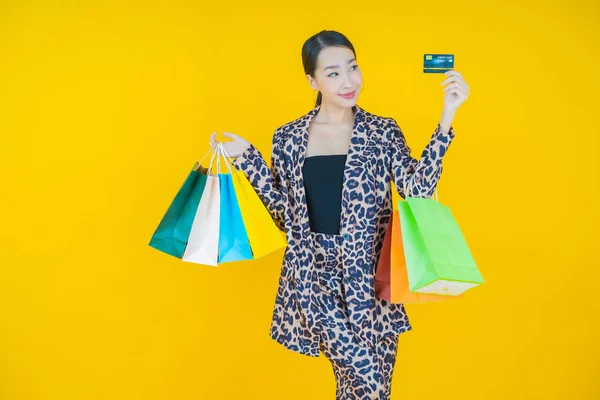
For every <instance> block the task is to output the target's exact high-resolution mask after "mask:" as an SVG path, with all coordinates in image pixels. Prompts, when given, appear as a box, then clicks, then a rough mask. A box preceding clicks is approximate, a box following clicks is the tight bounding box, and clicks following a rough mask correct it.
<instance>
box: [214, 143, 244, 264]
mask: <svg viewBox="0 0 600 400" xmlns="http://www.w3.org/2000/svg"><path fill="white" fill-rule="evenodd" d="M223 150H224V149H223V144H222V143H221V142H219V143H218V144H217V157H218V160H219V161H218V162H217V171H220V160H221V157H224V151H223ZM225 164H226V166H227V169H228V173H224V174H221V173H219V174H218V176H219V187H220V198H221V201H220V204H221V209H220V217H219V258H218V261H219V263H224V262H231V261H243V260H252V258H253V257H252V250H251V248H250V242H249V241H248V234H247V233H246V227H245V226H244V221H243V219H242V213H241V211H240V206H239V204H238V199H237V197H236V193H235V189H234V187H233V182H232V173H231V166H230V165H229V163H228V162H227V160H225Z"/></svg>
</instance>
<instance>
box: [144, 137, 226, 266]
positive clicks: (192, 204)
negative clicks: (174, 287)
mask: <svg viewBox="0 0 600 400" xmlns="http://www.w3.org/2000/svg"><path fill="white" fill-rule="evenodd" d="M211 152H212V153H213V155H214V154H215V151H214V148H212V149H210V150H209V151H208V152H207V153H206V154H205V155H204V157H202V160H200V162H198V161H197V162H195V163H194V166H193V167H192V170H191V171H190V173H189V175H188V177H187V179H186V180H185V182H184V183H183V185H182V186H181V187H180V188H179V191H178V192H177V194H176V195H175V198H174V199H173V201H172V202H171V204H170V206H169V208H168V209H167V212H166V213H165V214H164V216H163V218H162V220H161V221H160V223H159V224H158V227H157V228H156V230H155V231H154V234H153V235H152V238H151V239H150V243H149V245H150V246H151V247H153V248H155V249H157V250H160V251H162V252H164V253H167V254H169V255H172V256H174V257H177V258H182V257H183V253H184V251H185V247H186V244H187V241H188V237H189V235H190V231H191V230H192V223H193V222H194V217H195V216H196V211H197V209H198V204H199V203H200V199H201V197H202V193H203V192H204V188H205V186H206V179H207V178H206V168H204V167H202V162H203V161H204V159H205V158H206V156H207V155H208V154H210V153H211ZM211 162H212V159H211Z"/></svg>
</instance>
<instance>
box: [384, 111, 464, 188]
mask: <svg viewBox="0 0 600 400" xmlns="http://www.w3.org/2000/svg"><path fill="white" fill-rule="evenodd" d="M388 129H390V131H391V140H390V145H391V146H392V149H391V150H392V152H391V154H392V177H393V181H394V184H395V185H396V191H397V192H398V194H399V195H400V196H401V197H402V198H403V199H404V198H406V196H405V193H404V187H405V185H406V183H407V182H408V181H409V180H410V184H411V186H410V188H409V190H410V195H411V197H431V196H432V195H433V193H434V192H435V188H436V186H437V182H438V180H439V178H440V175H441V174H442V169H443V166H442V158H443V157H444V155H445V154H446V151H447V150H448V147H449V146H450V143H451V142H452V139H453V138H454V129H453V128H452V127H450V128H449V130H448V132H444V131H443V130H442V129H441V128H440V124H438V126H437V127H436V129H435V131H434V132H433V135H432V137H431V140H430V142H429V143H428V144H427V146H426V147H425V149H424V150H423V153H422V154H421V159H420V160H419V161H417V160H416V159H415V158H413V157H412V156H411V155H410V153H411V149H410V147H408V146H407V144H406V139H405V137H404V134H403V133H402V130H401V129H400V127H399V126H398V124H397V123H396V120H395V119H394V118H390V119H389V126H388Z"/></svg>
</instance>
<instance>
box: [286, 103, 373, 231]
mask: <svg viewBox="0 0 600 400" xmlns="http://www.w3.org/2000/svg"><path fill="white" fill-rule="evenodd" d="M320 107H321V106H320V105H318V106H315V107H314V108H313V109H312V110H311V111H309V112H308V113H307V114H305V115H304V116H303V117H301V118H300V120H298V121H297V123H296V129H293V131H292V135H291V138H290V139H289V140H292V143H293V145H291V146H290V145H289V143H288V145H286V146H285V147H286V149H290V151H291V153H292V154H287V157H288V162H287V165H288V168H290V173H291V176H292V177H294V179H293V188H294V190H295V191H297V195H296V196H295V198H298V199H306V190H305V187H304V178H303V176H302V167H303V165H304V160H305V159H306V150H307V145H308V129H309V127H310V122H311V120H312V118H313V117H314V116H315V114H316V113H317V112H318V111H319V109H320ZM352 110H353V112H354V115H355V117H354V126H353V128H352V134H351V139H350V145H349V146H348V156H347V158H346V164H345V166H344V177H343V186H342V198H341V199H340V201H341V202H342V203H341V206H342V211H341V215H340V230H342V229H343V228H344V221H345V216H346V215H347V214H348V211H349V208H350V205H351V200H352V199H350V197H349V193H350V189H351V188H353V187H354V186H350V185H354V183H353V179H352V178H353V177H354V176H356V170H357V168H359V169H360V168H365V165H366V163H365V161H367V162H368V161H369V160H368V159H366V158H365V157H364V156H363V150H364V148H365V147H366V144H367V139H368V126H367V124H366V123H365V111H364V110H363V109H362V108H361V107H359V106H358V105H354V106H353V107H352ZM289 160H291V161H292V162H289ZM354 182H355V180H354ZM299 203H300V204H297V205H296V206H297V207H298V208H301V211H302V212H301V213H300V215H304V216H306V218H305V221H301V222H302V225H303V226H304V227H305V229H304V231H305V235H304V236H305V237H308V236H310V235H309V233H310V226H309V221H308V210H307V205H306V201H301V202H299ZM351 222H353V221H351Z"/></svg>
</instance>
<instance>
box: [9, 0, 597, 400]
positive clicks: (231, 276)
mask: <svg viewBox="0 0 600 400" xmlns="http://www.w3.org/2000/svg"><path fill="white" fill-rule="evenodd" d="M598 17H599V10H598V4H597V3H596V2H592V1H574V2H566V1H562V2H558V1H543V2H542V1H530V2H521V1H508V2H506V1H503V2H494V1H492V2H489V1H488V2H483V3H482V2H475V1H455V2H447V1H435V0H433V1H426V2H422V3H417V2H413V3H411V4H406V3H405V2H392V1H390V2H387V3H379V2H366V3H365V2H364V1H347V2H312V3H311V2H306V1H303V2H297V3H295V4H291V3H287V2H283V3H276V2H272V3H270V2H253V3H248V2H241V1H240V2H230V3H226V2H223V3H219V4H218V5H217V4H216V3H214V2H208V3H205V2H192V1H187V2H186V1H180V2H172V1H162V2H159V1H149V2H137V3H136V2H117V1H114V2H84V1H72V2H60V3H59V2H43V1H18V2H17V1H4V2H2V3H1V4H0V80H1V85H0V97H1V101H0V132H1V138H2V145H1V146H0V160H1V161H0V162H1V167H2V168H1V171H2V185H1V193H0V194H1V196H0V198H1V201H2V205H1V210H2V230H1V238H0V239H1V241H0V243H2V252H1V254H2V256H1V257H2V258H1V262H0V263H1V265H2V277H1V278H0V307H1V308H0V318H1V321H2V323H1V326H0V398H1V399H7V400H22V399H35V400H38V399H40V400H42V399H61V400H66V399H78V400H81V399H86V400H96V399H111V400H113V399H115V400H117V399H118V400H120V399H123V400H138V399H139V400H142V399H143V400H154V399H161V400H162V399H177V400H184V399H185V400H187V399H278V400H281V399H309V398H310V399H333V398H334V396H335V394H334V393H335V384H334V376H333V372H332V370H331V366H330V364H329V362H328V361H327V359H326V358H325V357H323V356H322V357H320V358H311V357H306V356H302V355H299V354H296V353H293V352H291V351H288V350H286V349H284V348H283V347H281V346H280V345H279V344H277V343H276V342H275V341H273V340H272V339H270V338H269V335H268V332H269V325H270V321H271V312H272V308H273V302H274V300H275V291H276V286H277V281H278V275H279V266H280V264H279V262H280V260H281V257H282V254H283V251H279V252H277V253H273V254H271V255H270V256H268V257H266V258H264V259H263V260H261V261H259V262H240V263H235V264H228V265H222V266H221V267H219V268H213V267H208V266H203V265H196V264H190V263H184V262H182V261H180V260H177V259H175V258H173V257H170V256H167V255H165V254H163V253H161V252H159V251H157V250H154V249H152V248H150V247H149V246H148V242H149V239H150V237H151V235H152V233H153V231H154V229H155V228H156V226H157V224H158V222H159V221H160V219H161V218H162V216H163V214H164V212H165V210H166V208H167V207H168V205H169V204H170V202H171V200H172V198H173V196H174V195H175V193H176V191H177V190H178V189H179V187H180V185H181V183H182V182H183V180H184V178H185V177H186V176H187V174H188V172H189V169H190V168H191V167H192V165H193V163H194V161H196V160H198V159H199V158H200V157H201V156H202V155H204V154H205V153H206V151H207V150H208V146H209V145H208V138H209V135H210V133H211V132H213V131H218V132H222V131H231V132H234V133H237V134H240V135H242V136H243V137H245V138H247V139H248V140H250V141H251V142H252V143H253V144H255V145H256V146H257V147H258V148H259V149H260V150H261V151H262V152H263V154H264V155H265V156H266V157H268V156H269V153H270V141H271V135H272V133H273V131H274V129H275V128H277V127H279V126H281V125H283V124H284V123H286V122H289V121H291V120H293V119H295V118H297V117H299V116H301V115H303V114H304V113H306V112H308V111H309V110H310V109H311V108H312V106H313V98H312V96H313V93H312V91H311V89H310V87H309V85H308V83H307V81H306V79H305V77H304V72H303V69H302V63H301V58H300V50H301V46H302V43H303V42H304V41H305V40H306V39H307V38H308V37H309V36H311V35H312V34H314V33H316V32H318V31H319V30H321V29H333V30H338V31H340V32H342V33H344V34H345V35H347V36H348V38H349V39H350V40H351V41H352V42H353V43H354V45H355V47H356V50H357V56H358V63H359V65H360V67H361V69H362V72H363V76H364V82H365V89H364V91H363V92H362V94H361V95H360V97H359V100H358V103H359V105H361V106H362V107H363V108H365V109H366V110H367V111H370V112H373V113H375V114H379V115H383V116H393V117H394V118H396V120H397V121H398V123H399V125H400V127H401V128H402V129H403V131H404V133H405V135H406V137H407V140H408V144H409V146H410V147H411V148H412V149H413V153H412V155H413V157H417V158H418V157H420V154H421V151H422V149H423V147H424V146H425V144H426V143H427V142H428V140H429V138H430V136H431V134H432V133H433V130H434V128H435V126H436V124H437V123H438V121H439V117H440V115H441V110H442V105H443V92H442V90H441V86H440V85H439V84H440V82H441V81H442V80H443V78H444V77H443V76H442V75H436V74H423V73H422V63H423V54H425V53H453V54H455V56H456V64H455V69H456V70H457V71H459V72H460V73H462V74H463V76H464V78H465V80H466V82H467V83H468V84H469V85H470V86H471V94H470V97H469V99H468V100H467V101H466V102H465V103H464V104H463V105H462V106H461V107H460V108H459V110H458V112H457V114H456V118H455V120H454V122H453V126H454V128H455V130H456V138H455V140H454V142H453V143H452V146H451V148H450V150H449V152H448V153H447V155H446V157H445V159H444V173H443V176H442V179H441V181H440V184H439V196H440V201H442V202H443V203H444V204H447V205H448V206H450V207H451V209H452V211H453V213H454V215H455V217H456V219H457V220H458V221H459V223H460V225H461V228H462V229H463V231H464V233H465V235H466V237H467V240H468V242H469V244H470V246H471V248H472V251H473V254H474V256H475V258H476V260H477V262H478V265H479V267H480V270H481V271H482V274H483V276H484V278H485V280H486V283H485V284H484V285H482V286H480V287H478V288H475V289H473V290H471V291H470V292H468V293H467V294H466V295H465V297H464V299H461V300H460V301H448V302H442V303H436V304H429V305H407V311H408V314H409V318H410V320H411V323H412V325H413V331H411V332H409V333H404V334H402V335H401V336H400V339H401V340H400V348H399V352H398V361H397V363H396V369H395V373H394V379H393V395H392V399H415V398H418V399H437V398H444V399H514V400H516V399H594V398H600V384H599V383H598V371H599V370H600V361H598V360H599V359H600V351H599V349H598V337H599V336H600V335H599V334H600V332H599V331H600V329H599V324H600V323H599V317H600V312H599V306H598V304H599V301H598V297H597V293H598V287H597V285H598V282H599V281H600V280H599V278H600V273H599V269H598V267H599V266H600V262H599V261H598V260H599V256H598V255H597V252H596V249H597V247H596V246H597V241H598V236H599V235H598V222H599V215H598V207H597V203H598V200H597V196H598V191H599V184H598V172H599V166H598V144H599V143H598V142H599V141H598V133H599V128H598V127H599V125H600V123H599V122H598V115H599V114H598V110H599V109H600V107H599V106H600V104H599V101H598V98H599V93H600V91H599V89H600V85H599V84H598V79H599V78H598V76H597V73H596V72H597V69H598V65H599V62H600V60H599V54H598V53H599V52H598V50H599V46H598V43H599V41H600V38H599V36H600V35H599V31H598V20H599V18H598ZM219 138H221V136H219ZM396 198H397V197H396Z"/></svg>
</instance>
